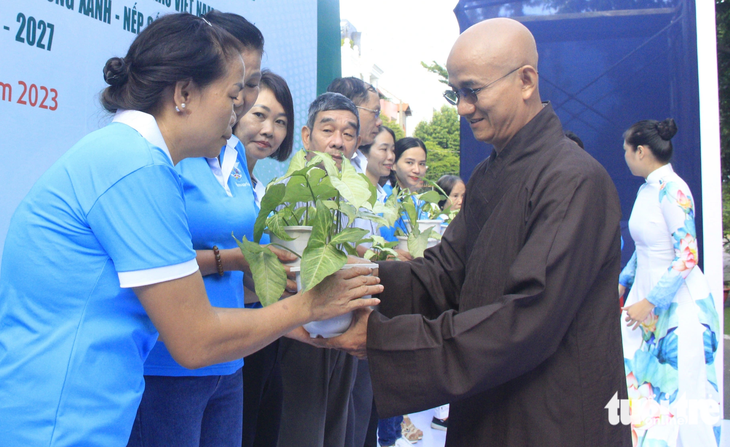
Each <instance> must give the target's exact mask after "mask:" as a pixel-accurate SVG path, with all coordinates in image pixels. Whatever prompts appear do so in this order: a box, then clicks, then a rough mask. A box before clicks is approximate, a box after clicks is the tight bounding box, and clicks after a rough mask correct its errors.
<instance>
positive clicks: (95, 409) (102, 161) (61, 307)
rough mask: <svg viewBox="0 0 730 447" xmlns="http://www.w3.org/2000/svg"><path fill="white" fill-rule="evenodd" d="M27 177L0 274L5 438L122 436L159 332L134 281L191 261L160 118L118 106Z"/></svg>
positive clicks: (101, 442)
mask: <svg viewBox="0 0 730 447" xmlns="http://www.w3.org/2000/svg"><path fill="white" fill-rule="evenodd" d="M115 121H116V122H115V123H112V124H110V125H109V126H107V127H105V128H103V129H100V130H97V131H95V132H93V133H91V134H89V135H87V136H86V137H84V138H83V139H82V140H81V141H79V142H78V143H77V144H76V145H74V147H73V148H71V149H70V150H69V151H68V152H67V153H66V154H65V155H64V156H63V157H61V159H60V160H59V161H57V162H56V163H55V164H54V165H53V166H52V167H51V168H50V169H49V170H48V171H47V172H46V173H45V174H44V175H43V176H42V177H41V178H40V179H39V180H38V182H37V183H36V184H35V185H34V186H33V188H32V189H31V191H30V192H29V193H28V195H27V196H26V197H25V198H24V199H23V201H22V202H21V203H20V205H19V206H18V208H17V210H16V211H15V214H14V215H13V218H12V220H11V222H10V228H9V230H8V235H7V239H6V242H5V248H4V251H3V263H2V271H1V272H0V421H2V422H0V440H1V441H0V443H1V444H2V445H3V446H5V447H8V446H23V447H26V446H31V445H33V446H36V445H43V446H53V447H59V446H79V445H85V446H90V445H95V446H96V445H98V446H112V445H125V444H126V442H127V440H128V438H129V433H130V430H131V428H132V423H133V421H134V417H135V414H136V411H137V406H138V404H139V401H140V399H141V397H142V391H143V389H144V380H143V376H142V373H143V363H144V360H145V357H146V356H147V354H148V352H149V350H150V349H151V348H152V346H153V344H154V342H155V340H156V339H157V331H156V329H155V327H154V326H153V325H152V322H151V321H150V319H149V317H148V316H147V314H146V312H145V310H144V308H143V307H142V305H141V304H140V302H139V300H138V299H137V296H136V295H135V294H134V292H133V291H132V289H131V288H130V287H135V286H142V285H148V284H155V283H159V282H163V281H167V280H172V279H177V278H181V277H184V276H188V275H190V274H192V273H194V272H195V271H197V269H198V265H197V263H196V262H195V251H194V250H193V248H192V244H191V242H190V232H189V230H188V223H187V218H186V216H185V202H184V198H183V194H182V184H181V182H180V179H179V176H178V174H177V172H176V171H175V170H174V168H173V165H172V160H171V158H170V155H169V152H168V150H167V147H166V145H165V142H164V140H163V139H162V135H161V134H160V131H159V128H158V127H157V123H156V122H155V119H154V117H152V116H151V115H147V114H144V113H141V112H134V111H123V112H120V113H118V114H117V116H116V118H115Z"/></svg>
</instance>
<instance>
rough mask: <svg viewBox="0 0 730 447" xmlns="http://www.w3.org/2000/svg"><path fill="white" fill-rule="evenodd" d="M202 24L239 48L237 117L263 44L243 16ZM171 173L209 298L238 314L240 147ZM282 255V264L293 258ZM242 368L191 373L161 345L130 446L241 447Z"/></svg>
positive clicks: (149, 364) (251, 207) (244, 225)
mask: <svg viewBox="0 0 730 447" xmlns="http://www.w3.org/2000/svg"><path fill="white" fill-rule="evenodd" d="M204 17H205V19H206V20H208V21H209V22H210V23H212V24H215V25H218V26H220V27H222V28H223V29H225V30H226V31H228V32H229V33H231V34H232V35H233V36H234V37H236V38H237V39H238V40H239V41H240V42H241V43H242V44H243V47H244V50H243V52H242V53H241V57H242V59H243V61H244V64H245V66H246V75H245V78H244V84H243V85H244V90H243V92H242V93H243V101H242V102H241V104H240V106H238V107H236V109H235V112H236V116H237V117H238V118H240V117H242V116H243V115H245V114H246V113H247V112H248V110H249V109H250V108H251V106H253V104H254V102H255V101H256V98H257V96H258V93H259V82H260V79H261V70H260V66H261V56H262V54H263V50H264V37H263V35H262V34H261V31H259V29H258V28H256V26H254V25H253V24H251V23H250V22H249V21H248V20H246V19H245V18H243V17H241V16H240V15H237V14H232V13H222V12H219V11H215V10H214V11H211V12H209V13H208V14H206V15H205V16H204ZM234 128H235V127H234ZM175 169H176V170H177V171H178V172H179V173H180V177H181V179H182V182H183V191H184V194H185V208H186V211H187V215H188V224H189V226H190V232H191V234H192V239H193V248H194V249H195V250H196V254H197V256H196V258H197V261H198V264H199V265H200V266H201V274H202V275H203V282H204V283H205V290H206V292H207V294H208V298H209V299H210V302H211V304H212V305H213V306H216V307H224V308H242V307H243V306H244V297H243V278H244V273H243V271H242V270H244V269H246V268H247V267H248V264H247V263H246V260H245V259H244V258H243V255H242V254H241V250H240V249H239V248H238V246H237V244H236V241H235V240H234V239H233V237H231V234H235V235H236V237H237V238H238V239H241V237H242V236H246V238H248V239H249V240H253V225H254V222H255V220H256V216H257V214H258V208H257V207H256V204H255V201H254V193H253V189H252V184H251V178H250V177H249V169H248V167H247V165H246V153H245V151H244V148H243V146H242V145H241V143H240V141H239V140H238V138H237V137H236V136H235V135H233V136H231V138H230V139H229V140H228V143H227V144H226V145H225V146H224V147H223V148H222V150H221V152H220V155H219V156H218V157H211V158H205V157H198V158H187V159H185V160H182V161H181V162H180V163H178V164H177V165H176V166H175ZM280 252H281V255H282V256H285V260H290V259H289V256H291V257H292V258H294V256H293V255H290V254H289V253H288V252H285V251H283V250H280ZM218 259H220V260H221V263H220V269H219V265H218V262H217V260H218ZM291 260H293V259H291ZM242 366H243V360H242V359H236V360H234V361H231V362H226V363H220V364H217V365H211V366H208V367H205V368H200V369H195V370H190V369H187V368H184V367H182V366H180V365H179V364H178V363H177V362H176V361H175V360H174V359H173V358H172V356H171V355H170V352H169V351H168V350H167V348H166V346H165V343H164V341H158V342H157V344H156V345H155V346H154V348H152V351H151V352H150V355H149V357H148V358H147V361H146V362H145V392H144V395H143V396H142V401H141V402H140V406H139V409H138V410H137V417H136V419H135V423H134V427H133V429H132V434H131V436H130V438H129V444H128V446H130V447H134V446H140V447H141V446H145V447H151V446H171V445H174V446H178V447H183V446H188V445H189V446H196V447H197V446H207V445H210V446H232V445H240V442H241V430H242V413H243V380H242V375H241V367H242Z"/></svg>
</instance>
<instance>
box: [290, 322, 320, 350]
mask: <svg viewBox="0 0 730 447" xmlns="http://www.w3.org/2000/svg"><path fill="white" fill-rule="evenodd" d="M284 337H287V338H291V339H292V340H296V341H300V342H302V343H306V344H308V345H311V346H314V347H315V348H328V347H329V345H328V344H327V339H326V338H322V337H316V338H312V336H311V335H310V334H309V332H307V330H306V329H304V327H303V326H299V327H298V328H296V329H292V330H291V331H289V333H287V334H284Z"/></svg>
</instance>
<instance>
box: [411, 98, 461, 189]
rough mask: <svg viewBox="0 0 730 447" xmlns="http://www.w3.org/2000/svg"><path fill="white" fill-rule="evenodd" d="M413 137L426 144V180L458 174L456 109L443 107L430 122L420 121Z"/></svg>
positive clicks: (457, 122) (458, 154) (458, 156)
mask: <svg viewBox="0 0 730 447" xmlns="http://www.w3.org/2000/svg"><path fill="white" fill-rule="evenodd" d="M413 136H414V137H416V138H420V139H421V140H423V142H424V143H426V150H427V151H428V171H427V172H426V178H427V179H429V180H433V181H436V180H438V179H439V178H440V177H441V176H442V175H444V174H453V175H458V174H459V161H460V152H459V116H458V115H457V113H456V109H455V108H454V107H451V106H447V105H445V106H443V107H441V110H439V111H435V112H434V113H433V117H432V118H431V121H429V122H426V121H421V122H420V123H418V125H417V126H416V129H415V130H414V131H413Z"/></svg>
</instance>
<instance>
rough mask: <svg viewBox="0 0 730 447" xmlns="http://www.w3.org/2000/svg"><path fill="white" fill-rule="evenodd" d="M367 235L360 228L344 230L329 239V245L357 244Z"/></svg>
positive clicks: (365, 231)
mask: <svg viewBox="0 0 730 447" xmlns="http://www.w3.org/2000/svg"><path fill="white" fill-rule="evenodd" d="M367 234H368V230H363V229H362V228H345V229H344V230H342V231H340V232H339V233H337V234H336V235H334V236H332V239H330V244H335V245H337V244H344V243H346V242H352V243H359V242H361V241H362V239H363V237H365V235H367Z"/></svg>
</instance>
